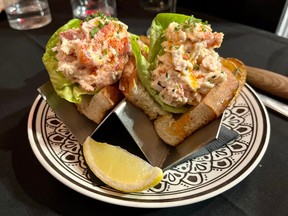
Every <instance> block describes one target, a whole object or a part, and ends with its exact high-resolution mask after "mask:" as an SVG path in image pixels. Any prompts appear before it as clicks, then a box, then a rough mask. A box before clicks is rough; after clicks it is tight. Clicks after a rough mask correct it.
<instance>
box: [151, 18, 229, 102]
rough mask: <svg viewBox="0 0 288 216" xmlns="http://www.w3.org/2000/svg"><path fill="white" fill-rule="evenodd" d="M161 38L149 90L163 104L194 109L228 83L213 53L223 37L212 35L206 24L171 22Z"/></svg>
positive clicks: (196, 20) (193, 20)
mask: <svg viewBox="0 0 288 216" xmlns="http://www.w3.org/2000/svg"><path fill="white" fill-rule="evenodd" d="M162 37H164V40H163V42H162V43H161V46H162V53H161V54H158V55H157V59H156V67H155V68H154V70H152V71H151V87H152V88H153V89H154V90H156V91H157V92H158V93H159V98H160V100H162V101H163V102H164V103H165V104H168V105H170V106H173V107H181V106H185V105H192V106H195V105H197V104H199V103H200V102H201V100H202V98H203V97H204V96H205V95H206V94H207V93H208V92H209V90H210V89H212V88H213V87H214V86H215V85H218V84H220V83H222V82H223V81H225V80H226V79H227V75H226V73H224V72H222V71H221V62H220V57H219V55H218V53H217V52H215V50H214V49H215V48H219V47H220V46H221V43H222V40H223V33H218V32H212V29H211V27H210V25H209V24H207V23H205V22H202V21H201V20H199V19H196V18H194V17H193V16H192V17H191V18H190V19H187V20H186V21H185V22H183V23H177V22H171V23H170V24H169V25H168V27H167V28H166V29H165V31H164V35H162Z"/></svg>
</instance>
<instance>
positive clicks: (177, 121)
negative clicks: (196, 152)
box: [120, 59, 246, 146]
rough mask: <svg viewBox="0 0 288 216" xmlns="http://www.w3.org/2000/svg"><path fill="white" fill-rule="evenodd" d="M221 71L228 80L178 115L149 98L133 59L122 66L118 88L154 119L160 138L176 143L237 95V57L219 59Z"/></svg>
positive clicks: (242, 73)
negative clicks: (165, 109)
mask: <svg viewBox="0 0 288 216" xmlns="http://www.w3.org/2000/svg"><path fill="white" fill-rule="evenodd" d="M222 70H223V71H224V72H225V73H226V74H227V80H226V81H225V82H223V83H222V84H221V85H218V86H216V87H214V88H213V89H211V90H210V92H209V93H208V94H207V95H206V96H205V97H204V98H203V100H202V102H201V103H200V104H199V105H197V106H195V107H192V108H191V109H190V110H189V111H187V112H186V113H184V114H182V115H177V116H176V115H173V114H171V113H167V112H166V111H164V110H163V109H162V108H161V107H160V106H159V104H158V103H156V102H155V101H154V100H153V99H152V97H151V96H150V95H149V93H148V92H147V91H146V90H145V88H144V86H143V85H142V83H141V82H140V81H139V79H138V77H137V70H136V68H135V62H134V61H133V60H131V61H130V62H129V63H128V64H127V65H126V67H125V69H124V73H123V75H122V78H121V80H120V89H121V90H122V91H123V93H124V95H125V97H126V98H127V99H128V100H129V101H131V102H132V103H133V104H134V105H136V106H138V107H139V108H141V109H143V110H144V112H145V113H146V114H147V115H148V116H149V117H150V118H151V119H155V121H154V126H155V129H156V132H157V133H158V135H159V136H160V137H161V139H163V141H164V142H166V143H167V144H169V145H172V146H176V145H178V144H179V143H181V142H182V141H183V140H184V139H185V138H187V137H188V136H189V135H191V134H192V133H193V132H194V131H196V130H198V129H199V128H201V127H203V126H204V125H206V124H208V123H209V122H211V121H212V120H214V119H216V118H217V117H219V116H220V115H221V114H222V113H223V112H224V110H225V109H226V108H227V107H228V106H229V104H230V103H231V102H232V101H233V100H234V99H235V98H236V97H237V96H238V95H239V92H240V91H241V89H242V87H243V85H244V83H245V80H246V68H245V65H244V64H243V63H242V62H241V61H239V60H237V59H222Z"/></svg>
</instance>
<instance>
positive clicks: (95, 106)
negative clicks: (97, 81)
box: [76, 85, 123, 124]
mask: <svg viewBox="0 0 288 216" xmlns="http://www.w3.org/2000/svg"><path fill="white" fill-rule="evenodd" d="M122 98H123V94H122V92H121V91H120V90H119V88H118V86H117V85H111V86H106V87H104V88H103V89H101V91H99V92H98V93H96V94H95V95H92V96H90V95H85V96H84V97H83V99H82V101H81V103H79V104H77V105H76V106H77V109H78V110H79V112H81V113H82V114H84V115H85V116H86V117H87V118H89V119H91V120H92V121H94V122H96V123H97V124H99V123H100V122H101V121H102V120H103V119H104V117H105V116H106V115H107V113H108V112H109V111H110V110H111V109H112V108H114V107H115V106H116V105H117V104H118V103H119V102H120V100H121V99H122Z"/></svg>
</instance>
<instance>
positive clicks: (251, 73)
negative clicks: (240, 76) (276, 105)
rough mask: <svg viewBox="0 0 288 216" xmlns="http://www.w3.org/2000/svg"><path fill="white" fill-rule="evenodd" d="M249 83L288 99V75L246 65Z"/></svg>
mask: <svg viewBox="0 0 288 216" xmlns="http://www.w3.org/2000/svg"><path fill="white" fill-rule="evenodd" d="M246 69H247V78H246V79H247V80H246V81H247V83H249V84H250V85H252V86H254V87H256V88H258V89H261V90H263V91H265V92H267V93H270V94H272V95H275V96H277V97H280V98H283V99H287V100H288V77H286V76H283V75H280V74H277V73H274V72H272V71H268V70H263V69H260V68H255V67H250V66H246Z"/></svg>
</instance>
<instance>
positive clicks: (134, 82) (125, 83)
mask: <svg viewBox="0 0 288 216" xmlns="http://www.w3.org/2000/svg"><path fill="white" fill-rule="evenodd" d="M119 88H120V90H121V91H122V92H123V93H124V95H125V97H126V99H127V100H129V101H130V102H131V103H133V104H134V105H136V106H137V107H139V108H141V109H142V110H143V111H144V112H145V113H146V114H147V115H148V116H149V118H150V119H151V120H152V119H156V118H157V117H158V116H159V115H166V114H168V113H167V112H166V111H164V110H163V109H162V108H161V107H160V105H159V104H158V103H156V102H155V101H154V99H153V98H152V97H151V96H150V94H149V93H148V92H147V91H146V89H145V87H144V86H143V85H142V83H141V82H140V80H139V79H138V76H137V69H136V67H135V59H134V58H131V59H130V61H129V62H128V63H127V64H126V65H125V67H124V71H123V74H122V77H121V79H120V82H119Z"/></svg>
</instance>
